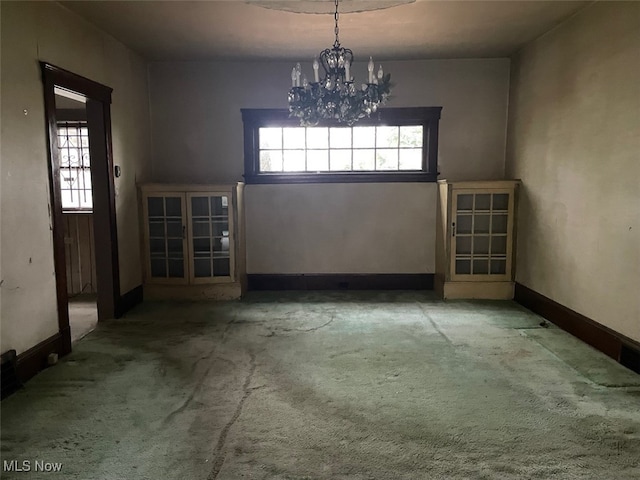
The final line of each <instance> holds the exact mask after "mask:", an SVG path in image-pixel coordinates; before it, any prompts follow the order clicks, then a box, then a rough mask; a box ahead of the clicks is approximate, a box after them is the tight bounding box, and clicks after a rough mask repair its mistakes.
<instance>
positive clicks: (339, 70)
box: [288, 0, 391, 127]
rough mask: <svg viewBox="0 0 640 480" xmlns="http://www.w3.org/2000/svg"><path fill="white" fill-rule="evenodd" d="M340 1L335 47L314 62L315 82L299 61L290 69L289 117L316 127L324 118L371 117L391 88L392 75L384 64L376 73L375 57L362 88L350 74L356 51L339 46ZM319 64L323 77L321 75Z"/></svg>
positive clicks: (350, 121)
mask: <svg viewBox="0 0 640 480" xmlns="http://www.w3.org/2000/svg"><path fill="white" fill-rule="evenodd" d="M338 1H339V0H335V5H336V9H335V13H334V16H333V18H334V20H335V29H334V32H335V35H336V40H335V42H333V47H331V48H326V49H324V50H323V51H322V52H320V55H319V61H318V59H317V58H316V59H314V61H313V76H314V79H313V82H309V81H308V80H307V78H306V76H305V75H303V74H302V72H301V68H300V64H299V63H297V64H296V66H295V67H294V68H293V69H292V70H291V90H289V95H288V100H289V116H290V117H297V118H299V119H300V125H302V126H307V127H308V126H313V125H317V124H318V122H320V121H321V120H337V121H338V122H341V123H346V124H347V125H353V124H354V123H355V122H357V121H358V120H360V119H361V118H364V117H368V116H369V115H371V113H373V112H375V111H376V110H377V109H378V107H379V106H380V105H383V104H384V103H385V102H386V100H387V98H388V97H389V93H390V91H391V82H390V80H391V75H390V74H388V73H387V74H386V75H385V74H384V71H383V70H382V65H381V66H380V67H379V69H378V72H377V73H376V74H375V75H374V72H373V70H374V64H373V59H372V58H371V57H369V64H368V65H367V69H368V71H369V79H368V81H367V83H363V84H362V86H361V87H360V88H358V87H356V85H355V83H354V80H353V78H352V76H351V66H352V65H353V52H352V51H351V50H350V49H348V48H343V47H342V46H340V40H339V37H338V34H339V32H340V30H339V28H338V18H339V14H338ZM320 65H322V68H323V70H324V76H323V77H322V78H320V71H319V70H320Z"/></svg>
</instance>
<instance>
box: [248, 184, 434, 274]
mask: <svg viewBox="0 0 640 480" xmlns="http://www.w3.org/2000/svg"><path fill="white" fill-rule="evenodd" d="M245 196H246V198H247V199H248V200H250V201H247V202H246V210H245V215H246V217H245V218H246V233H247V272H248V273H424V272H434V271H435V256H434V252H435V224H434V222H433V213H432V210H433V205H435V204H436V184H434V183H367V184H353V185H344V184H311V185H247V186H246V188H245Z"/></svg>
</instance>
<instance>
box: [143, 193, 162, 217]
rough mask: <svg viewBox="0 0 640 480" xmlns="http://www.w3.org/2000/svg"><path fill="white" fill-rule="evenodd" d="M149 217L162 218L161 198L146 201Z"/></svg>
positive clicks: (151, 198)
mask: <svg viewBox="0 0 640 480" xmlns="http://www.w3.org/2000/svg"><path fill="white" fill-rule="evenodd" d="M147 206H148V209H149V216H150V217H164V202H163V199H162V197H150V198H148V199H147Z"/></svg>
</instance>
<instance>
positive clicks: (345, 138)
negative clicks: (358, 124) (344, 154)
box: [329, 127, 351, 148]
mask: <svg viewBox="0 0 640 480" xmlns="http://www.w3.org/2000/svg"><path fill="white" fill-rule="evenodd" d="M329 138H330V141H329V146H330V147H331V148H351V129H350V128H346V127H336V128H330V129H329Z"/></svg>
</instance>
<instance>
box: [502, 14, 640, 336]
mask: <svg viewBox="0 0 640 480" xmlns="http://www.w3.org/2000/svg"><path fill="white" fill-rule="evenodd" d="M511 85H512V86H511V95H510V111H509V135H508V137H509V144H508V149H507V175H508V176H513V177H519V178H521V179H522V181H523V189H522V198H521V202H520V208H519V220H518V254H517V267H516V269H517V281H518V282H520V283H522V284H523V285H525V286H527V287H529V288H531V289H533V290H535V291H537V292H539V293H541V294H543V295H546V296H548V297H550V298H552V299H553V300H555V301H557V302H559V303H561V304H562V305H565V306H567V307H569V308H571V309H573V310H576V311H578V312H579V313H582V314H583V315H586V316H587V317H590V318H592V319H594V320H595V321H597V322H599V323H601V324H603V325H606V326H608V327H610V328H612V329H614V330H616V331H618V332H620V333H622V334H624V335H627V336H629V337H631V338H633V339H635V340H638V341H640V295H639V294H638V292H639V288H640V3H637V2H626V3H625V2H612V3H610V2H602V3H596V4H594V5H591V6H589V7H588V8H586V9H585V10H583V11H581V12H580V13H579V14H578V15H577V16H575V17H573V18H571V19H570V20H568V21H567V22H565V23H564V24H562V25H561V26H560V27H558V28H557V29H555V30H553V31H552V32H550V33H548V34H547V35H545V36H543V37H542V38H540V39H538V40H536V41H535V42H533V43H532V44H530V45H529V46H527V47H526V48H525V49H524V50H523V51H522V52H520V54H519V55H518V56H517V58H515V59H514V62H513V66H512V81H511Z"/></svg>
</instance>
